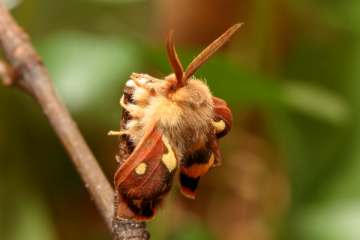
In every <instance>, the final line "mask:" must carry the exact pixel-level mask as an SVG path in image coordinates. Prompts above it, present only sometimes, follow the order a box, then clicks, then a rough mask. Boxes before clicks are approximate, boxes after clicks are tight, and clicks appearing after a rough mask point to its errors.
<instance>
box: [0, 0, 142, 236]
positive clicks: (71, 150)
mask: <svg viewBox="0 0 360 240" xmlns="http://www.w3.org/2000/svg"><path fill="white" fill-rule="evenodd" d="M0 46H1V47H2V49H3V50H4V53H5V56H6V58H7V60H8V62H9V64H7V63H5V62H3V61H0V77H1V78H2V79H3V83H4V84H5V85H7V86H16V87H19V89H21V90H25V91H26V92H27V93H29V94H31V95H32V96H33V97H34V98H35V100H36V101H37V102H38V103H39V105H40V106H41V108H42V109H43V111H44V113H45V115H46V116H47V118H48V120H49V122H50V124H51V126H52V127H53V129H54V131H55V132H56V134H57V136H58V137H59V139H60V140H61V142H62V144H63V145H64V147H65V149H66V150H67V152H68V154H69V156H70V157H71V160H72V161H73V163H74V165H75V167H76V169H77V171H78V172H79V174H80V176H81V178H82V179H83V181H84V183H85V186H86V187H87V189H88V191H89V192H90V195H91V196H92V198H93V199H94V201H95V204H96V206H97V208H98V209H99V211H100V213H101V215H102V217H103V218H104V220H105V222H106V224H107V226H108V228H109V229H110V230H111V231H112V232H113V234H114V237H115V239H130V237H132V236H137V235H138V234H137V232H138V231H139V226H140V230H143V231H144V229H143V228H144V227H143V225H141V224H140V225H139V224H136V223H134V222H132V221H130V220H125V219H119V221H118V222H117V224H114V226H115V225H116V227H117V228H116V229H115V227H114V226H113V224H112V221H113V216H114V191H113V189H112V187H111V185H110V183H109V182H108V180H107V179H106V177H105V175H104V173H103V171H102V170H101V168H100V166H99V164H98V163H97V161H96V159H95V157H94V155H93V154H92V152H91V151H90V149H89V147H88V145H87V144H86V142H85V140H84V138H83V137H82V135H81V133H80V131H79V129H78V127H77V126H76V123H75V122H74V121H73V119H72V118H71V116H70V114H69V112H68V110H67V109H66V107H65V106H64V104H63V103H62V102H61V101H60V100H59V98H58V97H57V95H56V93H55V91H54V88H53V85H52V82H51V80H50V76H49V74H48V72H47V70H46V68H45V67H44V65H43V64H42V61H41V59H40V57H39V55H38V54H37V53H36V51H35V50H34V48H33V47H32V45H31V42H30V40H29V37H28V36H27V34H26V33H25V32H24V31H23V30H22V29H21V28H20V27H19V26H18V25H17V23H16V22H15V20H14V19H13V18H12V17H11V15H10V14H9V12H8V10H7V9H6V7H5V6H4V3H3V2H2V0H0ZM127 236H129V237H127ZM131 239H143V238H131Z"/></svg>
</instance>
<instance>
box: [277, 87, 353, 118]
mask: <svg viewBox="0 0 360 240" xmlns="http://www.w3.org/2000/svg"><path fill="white" fill-rule="evenodd" d="M283 90H284V91H283V93H284V100H285V102H286V104H287V105H288V106H289V107H290V108H291V109H293V110H297V111H298V112H301V113H304V114H307V115H309V116H312V117H314V118H317V119H320V120H324V121H327V122H329V123H333V124H344V123H346V122H347V120H349V115H350V109H349V107H348V105H347V104H346V102H345V101H344V100H343V99H342V98H341V97H339V96H337V95H336V94H334V93H332V92H330V91H328V90H326V89H325V88H322V87H320V86H315V85H314V84H309V83H305V82H300V81H287V82H285V83H284V86H283Z"/></svg>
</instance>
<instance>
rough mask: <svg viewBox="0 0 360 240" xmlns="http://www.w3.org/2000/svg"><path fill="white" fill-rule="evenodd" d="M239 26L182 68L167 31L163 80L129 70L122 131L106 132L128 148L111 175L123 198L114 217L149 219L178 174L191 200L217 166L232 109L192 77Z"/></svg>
mask: <svg viewBox="0 0 360 240" xmlns="http://www.w3.org/2000/svg"><path fill="white" fill-rule="evenodd" d="M240 26H241V24H236V25H234V26H232V27H231V28H229V29H228V30H227V31H226V32H225V33H224V34H222V35H221V36H220V37H219V38H217V39H216V40H215V41H214V42H212V43H211V44H210V45H209V46H208V47H207V48H205V49H204V50H203V51H202V52H201V53H200V54H199V55H198V56H197V57H196V58H194V60H193V61H192V62H191V63H190V64H189V66H188V67H187V69H186V70H184V68H183V66H182V64H181V62H180V60H179V58H178V55H177V53H176V49H175V44H174V37H173V32H170V33H169V34H168V37H167V41H166V49H167V54H168V58H169V62H170V65H171V67H172V69H173V71H174V73H172V74H170V75H168V76H167V77H165V78H164V79H158V78H155V77H152V76H150V75H148V74H138V73H132V74H131V76H130V80H128V81H127V83H126V85H125V88H124V94H123V96H122V97H121V100H120V105H121V106H122V108H123V114H125V115H126V117H125V122H124V123H123V126H122V127H121V129H120V131H110V132H109V135H116V136H120V137H121V138H123V139H125V140H126V143H127V145H128V148H130V149H131V150H130V154H129V157H128V158H127V159H126V160H125V161H124V162H123V163H122V164H120V167H119V168H118V170H117V171H116V173H115V176H114V183H115V189H116V192H117V196H118V197H120V198H121V201H119V205H118V207H117V210H116V215H117V217H121V218H127V219H135V220H138V221H143V220H148V219H150V218H151V217H152V216H153V215H154V213H155V210H156V209H157V207H158V206H159V205H160V204H161V202H162V200H163V198H164V196H165V195H166V193H168V192H169V191H170V189H171V185H172V182H173V178H174V177H175V175H176V174H177V172H178V174H177V175H178V177H179V182H180V187H181V192H182V193H183V194H184V195H185V196H186V197H189V198H192V199H194V198H195V196H196V189H197V187H198V183H199V180H200V178H201V177H202V176H204V175H205V174H206V173H207V172H208V171H209V170H210V169H211V168H212V167H214V166H217V165H218V164H219V161H220V150H219V144H218V141H219V138H221V137H223V136H225V135H226V134H227V132H228V131H229V130H230V128H231V124H232V113H231V110H230V109H229V107H228V106H227V104H226V102H225V101H224V100H222V99H220V98H217V97H214V96H213V95H212V94H211V92H210V90H209V88H208V86H207V85H206V84H205V83H204V82H202V81H200V80H199V79H196V78H194V77H193V75H194V73H195V72H196V71H197V70H198V69H199V68H200V67H201V66H202V65H203V64H204V63H205V62H206V61H207V60H208V59H209V58H210V57H211V56H212V55H213V54H214V53H215V52H217V51H218V50H219V49H220V48H221V47H222V46H223V45H224V44H225V43H227V42H228V41H229V40H230V38H231V37H232V36H233V35H234V34H235V33H236V32H237V30H238V29H239V28H240ZM123 119H124V118H123Z"/></svg>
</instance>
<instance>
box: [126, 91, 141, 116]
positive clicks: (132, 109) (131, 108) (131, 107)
mask: <svg viewBox="0 0 360 240" xmlns="http://www.w3.org/2000/svg"><path fill="white" fill-rule="evenodd" d="M120 105H121V107H123V108H124V109H125V110H126V111H128V112H129V113H130V115H131V116H132V117H135V118H142V117H144V110H143V108H141V107H139V106H137V105H135V104H126V103H125V98H124V95H123V96H122V97H121V99H120Z"/></svg>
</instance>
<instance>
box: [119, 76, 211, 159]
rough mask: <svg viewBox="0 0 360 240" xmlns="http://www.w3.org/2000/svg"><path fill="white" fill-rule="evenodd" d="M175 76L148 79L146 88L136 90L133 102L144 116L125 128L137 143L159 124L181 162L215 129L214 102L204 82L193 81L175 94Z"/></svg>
mask: <svg viewBox="0 0 360 240" xmlns="http://www.w3.org/2000/svg"><path fill="white" fill-rule="evenodd" d="M173 77H174V75H169V76H168V77H166V78H165V80H160V79H159V80H157V79H153V78H151V79H150V78H148V79H149V81H148V82H146V84H145V85H144V87H136V88H135V91H134V95H133V98H134V99H133V100H134V102H135V104H136V105H137V106H138V107H141V109H142V111H143V113H142V116H143V117H141V118H134V119H133V120H130V121H128V123H127V126H126V128H127V129H128V130H129V132H130V138H131V139H132V141H133V142H134V143H135V144H137V143H138V142H139V140H140V139H141V138H142V137H143V136H144V133H145V132H146V131H147V130H148V129H149V128H151V127H152V126H151V123H153V122H154V121H157V122H158V127H159V128H161V129H162V131H163V133H164V135H165V136H166V137H167V138H168V139H170V144H171V145H172V146H173V147H174V149H175V152H176V155H177V156H178V158H179V159H180V158H181V157H182V155H183V154H184V153H185V152H187V151H191V149H192V148H194V147H196V146H199V145H202V144H203V143H205V142H206V141H207V138H208V136H209V134H210V132H211V126H212V125H211V121H212V119H213V103H212V95H211V93H210V90H209V88H208V86H207V85H206V84H205V83H204V82H202V81H200V80H196V79H192V80H190V81H188V84H187V85H185V86H184V87H182V88H179V89H177V90H176V91H172V86H173V85H172V83H173V82H174V81H173ZM149 93H153V94H149ZM130 109H131V106H130ZM130 114H131V112H130Z"/></svg>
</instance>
